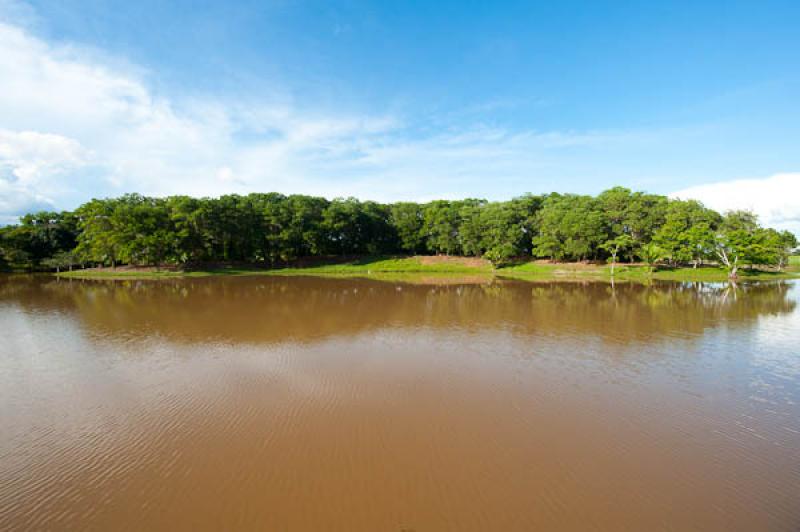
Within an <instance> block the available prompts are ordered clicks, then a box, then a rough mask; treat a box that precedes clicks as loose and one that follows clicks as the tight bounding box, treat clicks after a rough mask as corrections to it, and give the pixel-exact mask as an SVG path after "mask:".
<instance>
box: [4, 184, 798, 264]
mask: <svg viewBox="0 0 800 532" xmlns="http://www.w3.org/2000/svg"><path fill="white" fill-rule="evenodd" d="M797 245H798V243H797V239H796V238H795V236H794V235H793V234H792V233H790V232H788V231H782V232H781V231H777V230H775V229H769V228H763V227H761V226H760V225H759V223H758V219H757V218H756V216H755V215H753V214H752V213H750V212H746V211H733V212H729V213H725V214H724V215H723V214H720V213H717V212H715V211H713V210H711V209H708V208H707V207H705V206H703V205H702V204H701V203H699V202H697V201H693V200H679V199H668V198H666V197H664V196H658V195H653V194H646V193H643V192H632V191H630V190H628V189H626V188H622V187H616V188H612V189H610V190H607V191H605V192H603V193H601V194H599V195H598V196H596V197H593V196H586V195H576V194H556V193H553V194H548V195H540V196H536V195H531V194H528V195H525V196H521V197H518V198H514V199H512V200H509V201H499V202H492V201H486V200H482V199H465V200H459V201H451V200H436V201H431V202H428V203H413V202H399V203H393V204H381V203H376V202H373V201H360V200H358V199H355V198H337V199H333V200H328V199H325V198H321V197H314V196H305V195H283V194H279V193H266V194H256V193H254V194H248V195H246V196H245V195H235V194H232V195H225V196H221V197H219V198H191V197H188V196H171V197H167V198H152V197H146V196H142V195H139V194H126V195H124V196H121V197H118V198H107V199H93V200H91V201H89V202H87V203H85V204H83V205H81V206H80V207H78V208H77V209H76V210H75V211H74V212H39V213H33V214H28V215H25V216H23V217H22V218H20V221H19V223H18V224H16V225H12V226H6V227H2V228H0V268H6V269H8V268H24V269H30V270H35V269H61V268H71V267H73V266H74V265H75V264H91V265H108V266H115V265H118V264H133V265H163V264H173V265H187V264H193V263H195V264H199V263H214V262H246V263H253V264H258V263H263V264H265V265H274V264H276V263H279V262H283V263H285V262H287V261H291V260H293V259H297V258H301V257H310V256H334V255H339V256H356V255H379V254H402V253H405V254H447V255H464V256H476V257H485V258H487V259H489V260H491V261H492V262H493V263H495V264H503V263H506V262H509V261H512V260H514V259H517V258H523V257H537V258H545V259H553V260H562V261H581V260H608V261H609V262H612V264H613V263H616V262H617V261H618V260H619V261H623V260H631V261H632V260H637V259H639V260H642V261H644V262H647V263H648V264H650V265H651V266H652V265H655V263H656V262H668V263H670V264H672V265H682V264H692V265H695V266H697V265H698V264H700V263H703V262H707V261H712V262H716V263H719V264H721V265H723V266H724V267H726V268H727V269H728V270H729V271H730V272H731V274H732V275H735V273H736V270H737V269H738V268H739V267H740V266H741V265H745V264H746V265H755V264H758V265H763V264H767V265H773V266H777V267H778V268H782V267H783V266H784V265H785V264H786V262H787V259H788V256H789V254H790V253H791V252H792V250H793V249H795V248H796V247H797Z"/></svg>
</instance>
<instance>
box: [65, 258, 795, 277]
mask: <svg viewBox="0 0 800 532" xmlns="http://www.w3.org/2000/svg"><path fill="white" fill-rule="evenodd" d="M792 259H793V260H792V262H791V263H790V265H789V267H787V268H786V269H785V270H784V271H781V272H778V271H773V270H762V269H753V270H749V269H744V270H741V271H740V275H739V279H740V280H743V281H744V280H779V279H793V278H800V257H792ZM57 275H58V276H59V277H64V278H74V279H107V280H125V279H169V278H182V277H209V276H216V275H230V276H236V275H283V276H290V275H318V276H356V277H364V276H368V277H374V278H378V279H386V280H401V279H404V280H406V279H408V280H413V279H411V278H413V277H421V278H431V276H433V278H438V279H441V280H444V279H446V278H456V279H457V278H463V277H465V276H469V277H470V278H473V279H481V278H484V277H486V278H492V277H501V278H514V279H521V280H530V281H548V280H587V281H609V280H611V277H612V276H611V267H610V266H609V265H606V264H590V263H554V262H548V261H530V262H525V263H521V264H515V265H512V266H506V267H501V268H494V267H493V266H492V264H491V263H490V262H488V261H486V260H483V259H478V258H468V257H440V256H435V257H428V256H416V257H362V258H358V259H351V260H348V261H344V262H331V263H323V264H315V265H302V266H293V267H285V268H275V269H267V268H259V267H255V266H215V267H208V268H197V269H187V270H182V269H178V268H153V267H148V268H142V267H128V266H125V267H118V268H91V269H85V270H74V271H72V272H62V273H59V274H57ZM650 279H654V280H662V281H685V282H692V281H697V282H722V281H726V280H727V274H726V272H725V271H724V270H722V269H720V268H717V267H714V266H704V267H699V268H696V269H695V268H667V267H661V268H659V269H657V270H656V271H654V272H653V273H652V274H651V273H649V272H648V269H647V267H646V266H644V265H641V264H633V265H631V264H624V265H620V264H618V265H617V266H616V268H615V272H614V280H616V281H634V282H646V281H648V280H650Z"/></svg>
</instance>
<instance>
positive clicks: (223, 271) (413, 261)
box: [58, 257, 492, 280]
mask: <svg viewBox="0 0 800 532" xmlns="http://www.w3.org/2000/svg"><path fill="white" fill-rule="evenodd" d="M491 273H492V268H491V266H489V265H488V264H487V265H486V266H470V265H465V264H458V263H457V262H445V263H437V264H423V263H422V262H421V261H420V260H419V259H418V258H416V257H401V258H396V257H391V258H386V257H364V258H359V259H355V260H352V261H349V262H342V263H335V264H320V265H316V266H308V267H293V268H277V269H272V270H270V269H264V268H256V267H252V268H248V267H236V266H231V267H221V268H213V269H207V270H188V271H181V270H160V271H152V270H149V271H142V270H125V269H118V270H108V269H103V270H95V269H87V270H74V271H72V272H62V273H60V274H58V275H59V276H60V277H69V278H74V279H107V280H118V279H169V278H179V277H209V276H215V275H283V276H289V275H320V276H321V275H325V276H364V275H369V276H382V277H384V278H385V277H386V276H387V274H402V275H406V274H425V275H429V274H431V275H465V274H469V275H490V274H491Z"/></svg>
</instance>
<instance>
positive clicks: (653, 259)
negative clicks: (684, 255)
mask: <svg viewBox="0 0 800 532" xmlns="http://www.w3.org/2000/svg"><path fill="white" fill-rule="evenodd" d="M637 254H638V255H639V257H640V258H641V259H642V261H643V262H644V263H645V264H646V265H647V272H648V273H650V274H652V273H653V271H654V270H655V268H656V265H657V264H658V263H659V262H661V261H662V260H664V259H665V258H667V257H668V254H667V252H666V251H664V250H663V249H661V248H660V247H659V246H658V244H656V243H654V242H648V243H647V244H642V245H641V246H640V247H639V249H638V251H637Z"/></svg>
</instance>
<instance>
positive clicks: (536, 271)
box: [497, 262, 800, 282]
mask: <svg viewBox="0 0 800 532" xmlns="http://www.w3.org/2000/svg"><path fill="white" fill-rule="evenodd" d="M497 274H498V275H500V276H503V277H513V278H516V279H526V278H529V279H531V280H553V279H567V280H573V279H578V280H581V279H583V280H602V281H606V280H609V279H611V267H610V266H609V265H585V264H570V263H563V264H562V263H554V264H549V263H542V262H529V263H525V264H521V265H518V266H511V267H508V268H501V269H499V270H497ZM794 278H800V271H797V270H796V269H794V268H789V269H787V271H784V272H776V271H761V270H747V269H742V270H739V279H740V280H776V279H794ZM614 279H615V280H617V281H639V282H643V281H648V280H650V279H656V280H661V281H685V282H703V281H704V282H723V281H727V280H728V274H727V272H726V271H725V270H723V269H722V268H717V267H713V266H705V267H699V268H696V269H695V268H666V267H660V268H657V269H656V270H655V271H654V272H653V273H652V274H650V273H649V272H648V271H647V268H646V267H645V266H642V265H620V264H618V265H617V266H616V268H615V271H614Z"/></svg>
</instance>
